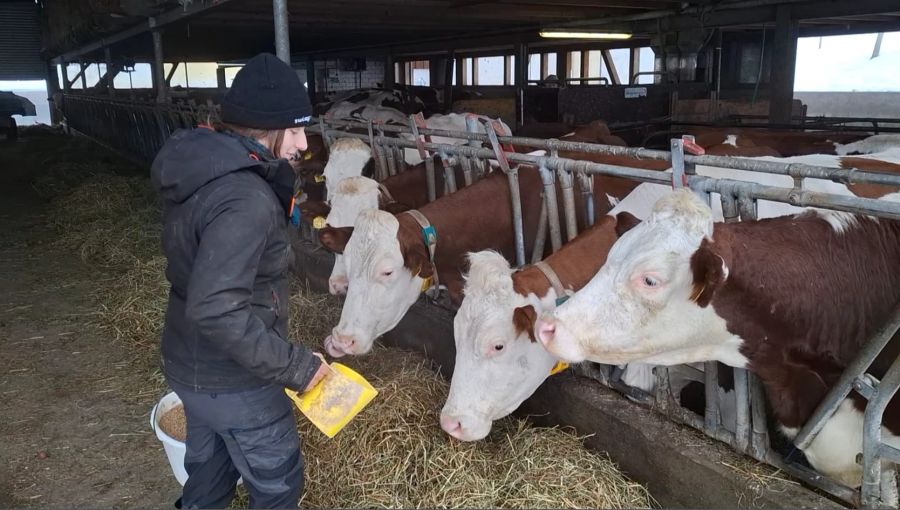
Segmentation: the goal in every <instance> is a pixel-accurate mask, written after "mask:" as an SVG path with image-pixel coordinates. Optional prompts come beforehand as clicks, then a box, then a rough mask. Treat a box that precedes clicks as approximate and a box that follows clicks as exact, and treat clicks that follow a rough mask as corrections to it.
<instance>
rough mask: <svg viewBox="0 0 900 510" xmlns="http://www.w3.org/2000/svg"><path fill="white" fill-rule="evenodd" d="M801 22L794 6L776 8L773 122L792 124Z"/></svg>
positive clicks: (770, 95)
mask: <svg viewBox="0 0 900 510" xmlns="http://www.w3.org/2000/svg"><path fill="white" fill-rule="evenodd" d="M799 32H800V23H799V22H798V21H797V20H795V19H793V16H792V12H791V6H790V5H779V6H777V7H776V8H775V41H774V42H773V44H772V64H771V69H772V73H771V78H770V79H769V87H770V91H769V97H770V99H769V122H770V123H772V124H790V122H791V113H792V108H791V106H792V104H793V100H794V73H795V71H796V63H797V39H798V37H799Z"/></svg>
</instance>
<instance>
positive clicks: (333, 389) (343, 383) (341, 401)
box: [284, 363, 378, 438]
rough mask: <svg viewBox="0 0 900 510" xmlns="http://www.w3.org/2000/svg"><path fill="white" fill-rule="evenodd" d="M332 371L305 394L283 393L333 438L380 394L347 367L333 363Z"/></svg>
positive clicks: (314, 423)
mask: <svg viewBox="0 0 900 510" xmlns="http://www.w3.org/2000/svg"><path fill="white" fill-rule="evenodd" d="M329 368H330V369H331V373H330V374H328V375H326V376H325V378H324V379H322V381H321V382H320V383H319V384H317V385H315V386H314V387H313V389H311V390H309V391H307V392H306V393H303V394H298V393H297V392H296V391H294V390H290V389H288V388H285V389H284V392H285V393H287V395H288V397H290V398H291V400H293V401H294V404H295V405H296V406H297V408H298V409H300V412H301V413H303V415H304V416H306V418H307V419H309V421H311V422H312V424H313V425H315V426H316V428H317V429H319V430H320V431H321V432H322V433H323V434H325V435H326V436H328V437H329V438H332V437H334V436H335V434H337V433H338V432H340V430H341V429H342V428H344V427H345V426H346V425H347V424H348V423H350V420H352V419H353V418H354V417H355V416H356V415H357V414H359V412H360V411H362V410H363V408H364V407H366V406H367V405H368V404H369V402H371V401H372V399H374V398H375V396H376V395H378V390H376V389H375V388H373V387H372V385H371V384H369V383H368V381H366V380H365V378H363V376H361V375H359V374H358V373H356V372H354V371H353V370H352V369H350V368H349V367H347V366H344V365H342V364H340V363H332V364H331V365H330V366H329Z"/></svg>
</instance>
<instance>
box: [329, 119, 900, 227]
mask: <svg viewBox="0 0 900 510" xmlns="http://www.w3.org/2000/svg"><path fill="white" fill-rule="evenodd" d="M336 133H337V132H336ZM343 136H353V137H357V138H360V137H364V136H365V135H357V134H355V133H343ZM376 143H381V144H385V145H392V146H396V147H405V148H411V149H412V148H416V145H415V143H414V142H412V141H409V140H404V139H402V138H390V137H376ZM424 145H425V148H427V149H430V150H436V151H439V150H445V151H446V152H448V153H450V154H453V153H457V154H459V155H463V156H470V157H472V156H474V157H480V158H483V159H492V158H493V157H495V156H494V153H493V152H492V151H491V150H489V149H482V148H477V149H476V148H473V147H468V146H465V145H446V144H435V143H425V144H424ZM506 157H507V159H508V160H509V161H511V162H513V163H519V164H525V165H531V166H535V167H538V166H540V165H541V164H544V165H546V166H547V168H550V169H555V170H557V171H558V170H560V169H563V170H566V171H568V172H584V173H589V174H602V175H613V176H617V177H625V178H628V179H632V180H636V181H641V182H651V183H656V184H663V185H671V177H670V175H671V174H669V173H667V172H658V171H654V170H644V169H640V168H630V167H624V166H618V165H607V164H603V163H593V162H590V161H581V160H573V159H567V158H560V157H552V156H550V157H548V156H531V155H528V154H519V153H515V152H511V153H507V154H506ZM814 168H815V167H814ZM860 174H862V172H860ZM876 175H879V176H881V177H891V178H893V179H894V180H896V181H897V182H896V183H895V185H898V186H900V175H898V176H894V175H881V174H876ZM687 179H688V184H689V185H690V187H691V189H693V190H695V191H700V192H707V193H719V194H723V193H724V194H732V195H744V196H747V197H752V198H754V199H761V200H769V201H772V202H781V203H785V204H791V205H794V206H797V207H821V208H826V209H833V210H837V211H844V212H851V213H860V214H868V215H873V216H880V217H885V218H891V219H900V203H898V202H889V201H884V200H878V199H872V198H861V197H855V196H854V197H850V196H842V195H834V194H831V193H820V192H815V191H809V190H798V189H795V188H780V187H776V186H766V185H762V184H758V183H755V182H747V181H736V180H732V179H723V178H715V177H706V176H703V175H688V176H687Z"/></svg>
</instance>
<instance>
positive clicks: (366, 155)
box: [322, 138, 372, 200]
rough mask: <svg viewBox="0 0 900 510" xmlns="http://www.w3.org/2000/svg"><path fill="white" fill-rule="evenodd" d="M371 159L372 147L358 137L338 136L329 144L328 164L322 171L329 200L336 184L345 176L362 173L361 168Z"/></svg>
mask: <svg viewBox="0 0 900 510" xmlns="http://www.w3.org/2000/svg"><path fill="white" fill-rule="evenodd" d="M371 160H372V149H370V148H369V146H368V145H366V144H365V142H363V141H362V140H360V139H358V138H339V139H337V140H335V142H334V144H332V146H331V154H330V155H329V157H328V164H326V165H325V170H324V171H323V172H322V173H323V174H324V175H325V189H326V191H327V193H328V199H329V200H331V196H332V194H333V193H334V192H335V188H336V187H337V184H338V183H339V182H341V180H342V179H345V178H347V177H355V176H359V175H362V174H363V169H365V168H366V165H367V164H368V163H369V161H371Z"/></svg>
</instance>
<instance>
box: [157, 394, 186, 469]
mask: <svg viewBox="0 0 900 510" xmlns="http://www.w3.org/2000/svg"><path fill="white" fill-rule="evenodd" d="M180 403H181V399H180V398H178V395H176V394H175V392H174V391H173V392H171V393H169V394H168V395H166V396H164V397H163V398H162V399H161V400H160V401H159V402H158V403H157V404H156V405H155V406H153V410H152V411H150V427H152V428H153V431H154V432H156V437H157V438H159V440H160V441H162V444H163V447H164V448H165V450H166V456H167V457H169V465H170V466H171V467H172V473H174V474H175V478H177V479H178V483H180V484H181V485H182V486H183V485H184V482H186V481H187V479H188V474H187V471H185V469H184V452H185V451H186V448H185V446H184V443H183V442H181V441H178V440H177V439H175V438H173V437H172V436H170V435H168V434H166V433H165V432H163V429H162V428H161V427H160V426H159V420H160V418H161V417H162V415H164V414H166V411H168V410H169V409H172V408H173V407H175V406H177V405H178V404H180Z"/></svg>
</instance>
